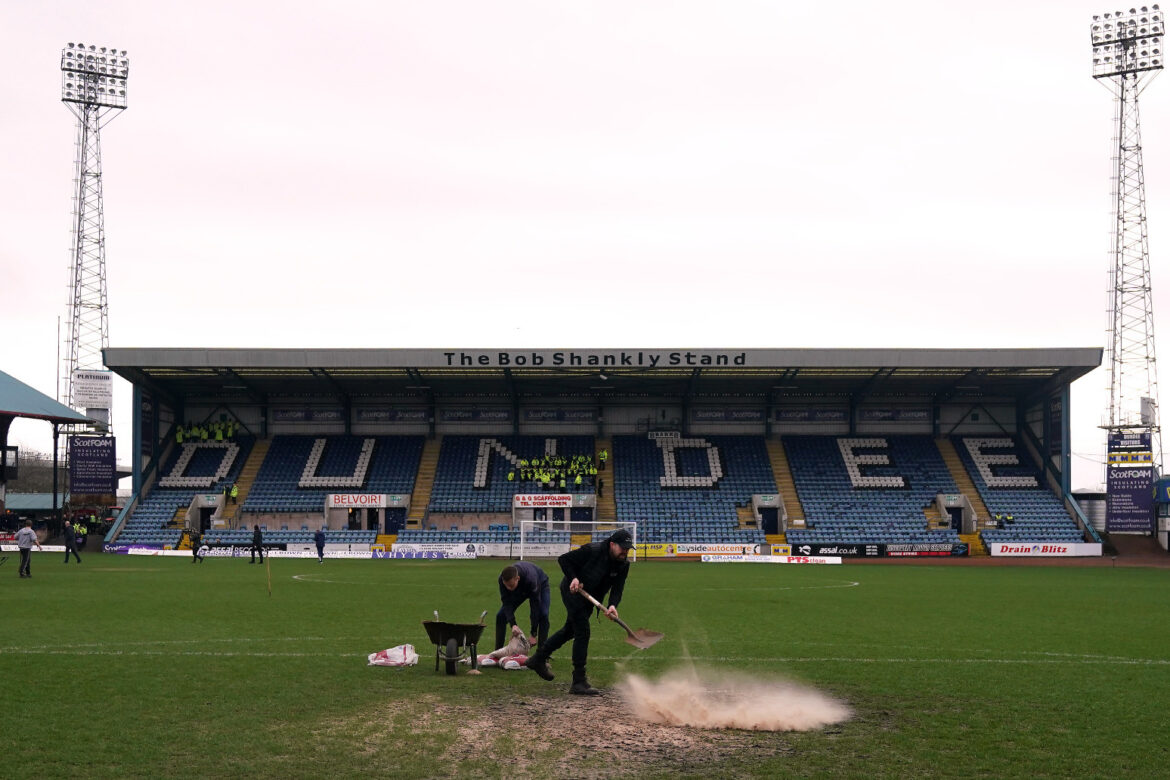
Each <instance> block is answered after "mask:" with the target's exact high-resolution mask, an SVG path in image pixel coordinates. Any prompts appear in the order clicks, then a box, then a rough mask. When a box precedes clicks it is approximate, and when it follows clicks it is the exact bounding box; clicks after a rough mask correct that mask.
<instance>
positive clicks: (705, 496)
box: [593, 435, 776, 544]
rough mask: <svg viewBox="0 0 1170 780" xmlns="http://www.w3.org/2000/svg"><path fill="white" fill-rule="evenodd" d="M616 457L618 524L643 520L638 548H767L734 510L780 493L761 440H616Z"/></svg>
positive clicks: (596, 537)
mask: <svg viewBox="0 0 1170 780" xmlns="http://www.w3.org/2000/svg"><path fill="white" fill-rule="evenodd" d="M612 460H613V480H614V481H613V486H614V498H615V501H616V505H617V515H616V516H617V520H619V521H621V522H637V523H638V541H639V542H640V543H641V542H645V543H662V542H675V543H684V544H685V543H712V544H723V543H726V544H762V543H764V541H765V539H764V534H763V532H762V531H760V530H759V529H758V528H755V529H741V528H740V527H739V518H738V514H737V512H736V508H737V507H740V506H749V505H750V504H751V500H752V495H754V494H758V493H762V494H774V493H776V480H775V478H774V477H773V475H772V468H771V464H770V462H769V460H768V452H767V448H766V447H765V444H764V439H763V437H760V436H702V437H694V436H692V437H686V438H684V437H682V436H657V435H655V436H615V437H614V438H613V458H612ZM607 535H608V533H607V532H603V531H595V532H594V537H593V538H594V540H595V541H596V540H600V539H603V538H605V537H606V536H607Z"/></svg>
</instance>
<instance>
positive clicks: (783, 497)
mask: <svg viewBox="0 0 1170 780" xmlns="http://www.w3.org/2000/svg"><path fill="white" fill-rule="evenodd" d="M766 445H767V449H768V461H769V462H770V463H771V464H772V476H773V477H775V479H776V488H777V489H778V490H779V491H780V502H781V503H782V504H783V505H784V511H785V512H786V513H787V517H788V525H789V526H794V525H795V526H798V527H800V528H804V526H805V522H804V508H803V507H801V505H800V498H799V497H798V496H797V495H796V481H795V480H793V479H792V469H791V468H789V466H788V455H787V454H786V453H785V452H784V443H783V442H782V441H780V439H779V438H776V439H768V440H767V442H766Z"/></svg>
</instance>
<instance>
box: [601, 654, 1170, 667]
mask: <svg viewBox="0 0 1170 780" xmlns="http://www.w3.org/2000/svg"><path fill="white" fill-rule="evenodd" d="M590 657H592V658H596V659H597V660H599V661H629V660H630V658H638V659H645V660H654V661H718V662H720V663H724V662H732V663H742V662H744V661H767V662H769V663H797V664H800V663H856V664H1020V665H1026V666H1058V665H1061V664H1080V665H1089V664H1100V663H1101V662H1102V659H1099V658H1083V659H1077V658H1070V659H1065V660H1058V659H1052V660H1039V659H1031V658H832V657H824V656H822V657H812V656H808V657H797V656H772V657H768V656H759V655H752V656H746V655H688V656H682V655H678V656H660V655H652V654H644V655H643V654H638V655H633V656H626V655H598V656H590ZM1109 663H1112V664H1123V665H1126V666H1170V659H1168V658H1118V659H1111V660H1110V661H1109Z"/></svg>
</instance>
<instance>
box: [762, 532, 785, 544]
mask: <svg viewBox="0 0 1170 780" xmlns="http://www.w3.org/2000/svg"><path fill="white" fill-rule="evenodd" d="M764 539H765V540H767V542H768V544H788V537H787V536H786V535H784V534H764Z"/></svg>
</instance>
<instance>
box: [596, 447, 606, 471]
mask: <svg viewBox="0 0 1170 780" xmlns="http://www.w3.org/2000/svg"><path fill="white" fill-rule="evenodd" d="M597 460H598V461H600V468H601V470H602V471H605V462H606V461H607V460H609V452H607V451H606V450H602V451H601V452H600V453H599V454H598V456H597Z"/></svg>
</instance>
